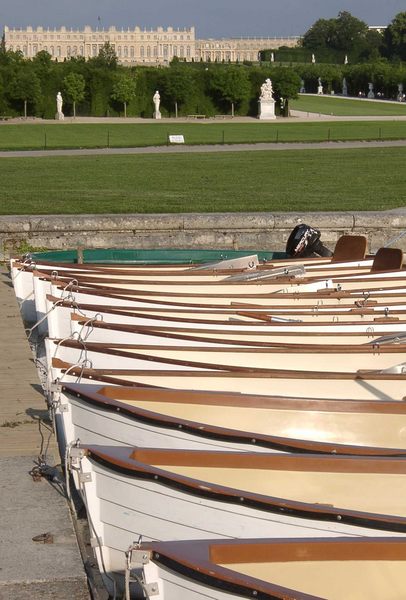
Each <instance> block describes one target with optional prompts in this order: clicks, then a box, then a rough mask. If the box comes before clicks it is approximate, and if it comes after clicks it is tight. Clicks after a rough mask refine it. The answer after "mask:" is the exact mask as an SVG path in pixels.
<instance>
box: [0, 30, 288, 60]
mask: <svg viewBox="0 0 406 600" xmlns="http://www.w3.org/2000/svg"><path fill="white" fill-rule="evenodd" d="M298 40H299V38H298V37H289V38H276V37H273V38H229V39H225V38H224V39H220V40H214V39H206V40H198V39H196V37H195V28H194V27H189V28H185V29H174V28H173V27H168V28H166V29H164V28H163V27H157V28H156V29H151V30H149V29H148V30H147V29H141V28H140V27H135V28H134V29H129V28H128V29H116V27H109V28H108V29H92V28H91V27H89V26H86V27H85V28H84V29H81V30H78V29H67V28H66V27H61V28H60V29H45V28H44V27H37V28H36V29H34V28H32V27H27V28H26V29H11V28H9V27H5V28H4V41H5V46H6V49H7V50H19V51H21V52H22V53H23V55H24V57H25V58H33V57H34V56H35V55H36V54H38V52H41V51H42V50H45V51H46V52H49V54H50V55H51V56H52V58H53V59H54V60H56V61H63V60H66V59H69V58H71V57H75V56H83V57H84V58H85V59H89V58H92V57H95V56H97V55H98V54H99V50H100V49H101V48H102V47H103V45H104V44H105V43H106V42H109V43H110V44H111V46H112V47H113V48H114V50H115V52H116V54H117V57H118V60H119V62H120V63H121V64H126V65H140V64H145V65H165V64H168V63H169V62H170V61H171V60H172V59H173V58H174V57H175V56H176V57H178V58H179V59H180V60H185V61H187V62H193V61H195V62H196V61H212V62H216V61H217V62H223V61H224V62H237V61H244V60H250V61H256V60H258V54H259V52H260V50H263V49H269V48H278V47H279V46H290V47H292V46H296V44H297V42H298Z"/></svg>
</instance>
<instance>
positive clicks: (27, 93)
mask: <svg viewBox="0 0 406 600" xmlns="http://www.w3.org/2000/svg"><path fill="white" fill-rule="evenodd" d="M9 95H10V97H11V99H12V100H17V101H21V100H22V101H23V102H24V117H25V118H27V104H28V103H30V104H32V105H34V106H35V105H36V104H37V102H38V101H39V99H40V97H41V84H40V81H39V78H38V76H37V75H36V74H35V73H34V72H31V71H28V70H19V71H17V73H16V75H15V77H14V78H13V79H12V81H11V83H10V89H9Z"/></svg>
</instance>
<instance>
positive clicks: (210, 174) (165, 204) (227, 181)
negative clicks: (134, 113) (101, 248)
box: [0, 148, 406, 214]
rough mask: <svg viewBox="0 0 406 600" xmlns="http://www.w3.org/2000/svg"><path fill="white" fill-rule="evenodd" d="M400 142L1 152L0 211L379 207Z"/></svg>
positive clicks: (400, 178) (398, 160) (400, 156)
mask: <svg viewBox="0 0 406 600" xmlns="http://www.w3.org/2000/svg"><path fill="white" fill-rule="evenodd" d="M405 164H406V148H375V149H354V150H306V151H303V150H300V151H296V150H295V151H279V152H262V151H258V152H236V153H221V154H217V153H206V154H204V153H198V154H188V153H182V154H176V155H164V154H160V155H132V156H129V155H124V156H107V157H106V156H92V157H90V156H85V157H45V158H2V159H0V178H1V182H2V184H1V202H0V212H1V214H64V213H65V214H66V213H67V214H80V213H82V214H83V213H89V214H92V213H99V214H100V213H160V212H163V213H167V212H174V213H175V212H223V211H231V212H240V211H255V212H261V211H324V210H331V211H340V210H351V211H352V210H385V209H390V208H395V207H398V206H402V205H404V204H405V189H406V169H405V168H404V165H405Z"/></svg>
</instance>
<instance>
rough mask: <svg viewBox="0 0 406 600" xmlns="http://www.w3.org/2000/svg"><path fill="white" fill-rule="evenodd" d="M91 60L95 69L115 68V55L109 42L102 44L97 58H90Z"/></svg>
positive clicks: (116, 60)
mask: <svg viewBox="0 0 406 600" xmlns="http://www.w3.org/2000/svg"><path fill="white" fill-rule="evenodd" d="M91 60H92V62H94V63H95V64H96V66H97V67H105V68H107V69H116V68H117V63H118V58H117V54H116V52H115V50H114V48H113V46H112V45H111V44H110V42H106V43H105V44H103V46H102V47H101V48H100V50H99V54H98V56H96V57H95V58H92V59H91Z"/></svg>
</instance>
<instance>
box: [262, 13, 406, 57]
mask: <svg viewBox="0 0 406 600" xmlns="http://www.w3.org/2000/svg"><path fill="white" fill-rule="evenodd" d="M272 54H273V55H274V56H273V58H274V60H275V59H276V60H278V61H279V60H281V61H287V60H288V61H292V62H311V60H312V57H313V56H314V57H315V58H316V59H317V62H322V63H343V62H347V61H348V62H349V63H351V64H355V63H362V62H374V61H379V60H381V61H389V62H398V61H405V60H406V12H401V13H399V14H397V15H396V16H395V17H394V18H393V20H392V21H391V22H390V23H389V25H388V27H386V28H384V29H370V28H369V27H368V25H367V24H366V23H365V22H364V21H361V20H360V19H357V18H356V17H354V16H353V15H352V14H351V13H349V12H348V11H342V12H339V13H338V15H337V17H336V18H333V19H318V20H317V21H316V22H315V23H314V24H313V25H312V26H311V27H310V29H309V30H308V31H307V32H306V33H305V34H304V36H303V37H302V39H301V41H300V44H299V45H298V47H296V48H286V47H284V48H280V49H279V50H278V51H277V52H273V51H272V50H267V49H264V51H263V52H262V59H263V60H269V59H270V57H271V55H272ZM346 59H347V61H346Z"/></svg>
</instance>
